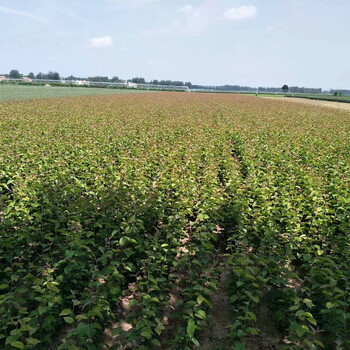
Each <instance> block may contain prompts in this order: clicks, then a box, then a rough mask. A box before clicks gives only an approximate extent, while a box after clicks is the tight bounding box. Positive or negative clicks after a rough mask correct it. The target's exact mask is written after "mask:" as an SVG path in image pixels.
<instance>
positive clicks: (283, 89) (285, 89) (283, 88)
mask: <svg viewBox="0 0 350 350" xmlns="http://www.w3.org/2000/svg"><path fill="white" fill-rule="evenodd" d="M288 90H289V87H288V85H286V84H284V85H283V86H282V91H283V92H284V93H286V92H288Z"/></svg>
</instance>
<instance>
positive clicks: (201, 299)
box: [197, 295, 206, 305]
mask: <svg viewBox="0 0 350 350" xmlns="http://www.w3.org/2000/svg"><path fill="white" fill-rule="evenodd" d="M203 301H206V300H205V298H204V297H203V296H202V295H198V297H197V304H198V305H201V304H202V303H203Z"/></svg>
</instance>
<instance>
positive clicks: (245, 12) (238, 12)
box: [223, 5, 257, 21]
mask: <svg viewBox="0 0 350 350" xmlns="http://www.w3.org/2000/svg"><path fill="white" fill-rule="evenodd" d="M256 12H257V9H256V7H255V6H253V5H242V6H238V7H233V8H231V9H229V10H227V11H225V12H224V14H223V17H224V18H226V19H228V20H230V21H242V20H243V19H247V18H252V17H255V16H256Z"/></svg>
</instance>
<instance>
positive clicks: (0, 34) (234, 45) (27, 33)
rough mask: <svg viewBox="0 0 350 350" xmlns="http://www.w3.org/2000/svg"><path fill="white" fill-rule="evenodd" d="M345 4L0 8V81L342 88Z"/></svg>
mask: <svg viewBox="0 0 350 350" xmlns="http://www.w3.org/2000/svg"><path fill="white" fill-rule="evenodd" d="M349 18H350V1H349V0H337V1H334V0H333V1H331V0H99V1H97V0H95V1H93V0H30V1H28V0H27V1H25V0H0V42H1V48H0V73H8V72H9V71H10V70H11V69H18V70H19V71H20V72H21V73H24V74H27V73H29V72H34V73H38V72H39V71H42V72H44V73H46V72H47V71H49V70H53V71H58V72H59V73H60V74H61V75H63V76H67V75H70V74H74V75H77V76H94V75H107V76H109V77H112V76H114V75H117V76H119V77H120V78H124V79H127V78H132V77H135V76H141V77H144V78H145V79H146V80H151V79H171V80H183V81H191V82H192V83H198V84H213V85H221V84H240V85H248V86H281V85H282V84H284V83H287V84H288V85H290V86H291V85H298V86H308V87H322V88H324V89H328V88H347V89H349V88H350V41H349V33H350V20H349Z"/></svg>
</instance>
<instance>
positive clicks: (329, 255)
mask: <svg viewBox="0 0 350 350" xmlns="http://www.w3.org/2000/svg"><path fill="white" fill-rule="evenodd" d="M101 90H103V89H101ZM0 124H1V128H0V140H1V142H0V315H1V318H0V348H1V349H4V350H13V349H50V348H52V349H59V350H64V349H67V350H68V349H69V350H74V349H88V350H94V349H108V348H110V349H130V348H131V349H144V350H146V349H185V350H190V349H198V348H200V342H201V339H202V338H203V332H204V333H205V332H206V329H208V328H207V327H209V328H210V327H211V325H210V322H211V314H210V310H211V308H215V303H214V301H215V294H216V293H217V292H218V291H219V289H220V288H221V282H220V280H221V279H222V276H223V275H225V276H227V278H226V279H225V281H224V283H225V285H226V287H225V288H226V290H227V293H228V294H229V299H228V305H227V309H228V310H229V312H230V314H231V317H232V320H231V322H230V324H228V325H226V326H228V328H227V331H226V333H225V336H226V337H227V338H228V343H227V349H228V348H230V349H237V350H243V349H245V348H246V345H247V344H248V343H249V342H250V341H251V339H258V337H259V333H260V331H261V329H260V328H261V327H260V325H261V322H259V313H258V312H257V310H258V309H259V306H260V305H261V304H262V303H264V304H265V305H267V307H268V309H269V310H270V311H269V312H270V314H271V319H270V320H269V322H271V323H273V324H275V325H276V327H278V330H279V332H280V334H281V336H280V339H279V340H278V342H276V343H275V344H272V345H273V346H275V347H274V348H275V349H277V348H278V349H281V350H289V349H294V350H298V349H299V350H301V349H307V350H309V349H310V350H311V349H313V350H314V349H322V348H326V349H329V350H333V349H334V350H342V349H343V350H346V349H349V348H350V336H349V334H350V333H349V329H350V283H349V282H350V254H349V249H350V236H349V232H350V191H349V185H350V158H349V155H350V143H349V139H350V113H349V112H348V111H342V110H335V109H334V110H331V109H327V108H320V107H315V106H307V105H302V104H293V105H292V104H291V103H288V102H284V101H282V99H281V101H277V100H269V99H259V98H255V97H249V96H241V95H233V94H195V93H191V94H184V93H181V94H179V93H163V92H160V93H148V94H128V95H113V96H93V97H92V96H89V97H72V98H69V99H67V98H55V99H47V100H31V101H28V100H23V101H7V102H2V103H1V104H0ZM213 341H214V340H213ZM225 346H226V345H225ZM271 348H273V347H271ZM221 349H224V347H221ZM256 349H258V348H256Z"/></svg>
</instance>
